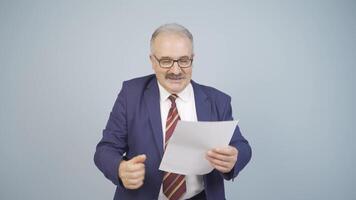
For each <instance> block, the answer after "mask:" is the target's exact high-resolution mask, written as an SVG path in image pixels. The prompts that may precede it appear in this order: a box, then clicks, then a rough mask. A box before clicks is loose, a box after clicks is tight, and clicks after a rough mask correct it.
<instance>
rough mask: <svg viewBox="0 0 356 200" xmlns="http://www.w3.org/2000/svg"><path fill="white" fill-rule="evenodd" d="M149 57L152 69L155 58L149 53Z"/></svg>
mask: <svg viewBox="0 0 356 200" xmlns="http://www.w3.org/2000/svg"><path fill="white" fill-rule="evenodd" d="M149 57H150V60H151V66H152V69H154V66H155V58H154V57H153V55H152V54H150V55H149Z"/></svg>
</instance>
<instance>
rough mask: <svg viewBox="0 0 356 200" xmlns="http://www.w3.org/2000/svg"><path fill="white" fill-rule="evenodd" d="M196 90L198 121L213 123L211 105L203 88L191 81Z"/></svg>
mask: <svg viewBox="0 0 356 200" xmlns="http://www.w3.org/2000/svg"><path fill="white" fill-rule="evenodd" d="M191 83H192V85H193V90H194V99H195V109H196V112H197V117H198V121H211V103H210V101H209V99H208V96H207V95H206V94H205V92H204V91H203V90H202V88H201V86H200V85H199V84H197V83H196V82H194V81H191Z"/></svg>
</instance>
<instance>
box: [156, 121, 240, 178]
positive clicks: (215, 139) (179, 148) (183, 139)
mask: <svg viewBox="0 0 356 200" xmlns="http://www.w3.org/2000/svg"><path fill="white" fill-rule="evenodd" d="M237 122H238V121H219V122H187V121H178V124H177V126H176V128H175V130H174V133H173V135H172V136H171V138H170V139H169V143H168V145H167V148H166V150H165V152H164V155H163V158H162V161H161V165H160V167H159V169H160V170H162V171H167V172H174V173H178V174H184V175H203V174H207V173H209V172H211V171H212V170H213V167H212V166H211V165H210V163H209V161H208V160H206V158H205V155H206V153H207V151H208V150H210V149H212V148H216V147H223V146H227V145H228V144H229V142H230V140H231V137H232V135H233V133H234V130H235V128H236V125H237Z"/></svg>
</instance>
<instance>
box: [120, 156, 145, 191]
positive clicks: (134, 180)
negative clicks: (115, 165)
mask: <svg viewBox="0 0 356 200" xmlns="http://www.w3.org/2000/svg"><path fill="white" fill-rule="evenodd" d="M145 160H146V155H145V154H142V155H139V156H135V157H133V158H132V159H131V160H127V161H126V160H122V161H121V162H120V165H119V169H118V170H119V177H120V179H121V181H122V183H123V184H124V186H125V188H127V189H137V188H139V187H141V186H142V185H143V180H144V179H145V163H144V162H145Z"/></svg>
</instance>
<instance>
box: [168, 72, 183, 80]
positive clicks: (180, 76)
mask: <svg viewBox="0 0 356 200" xmlns="http://www.w3.org/2000/svg"><path fill="white" fill-rule="evenodd" d="M165 78H166V79H173V80H179V79H184V78H185V76H184V74H182V73H180V74H172V73H170V74H167V75H166V77H165Z"/></svg>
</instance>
